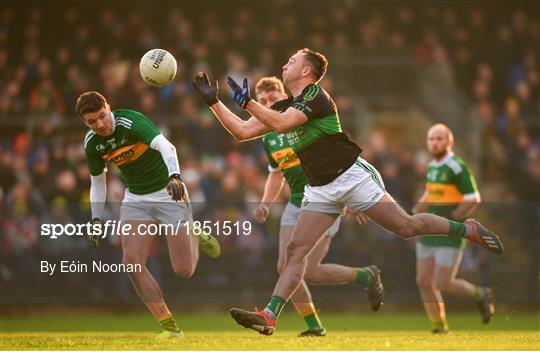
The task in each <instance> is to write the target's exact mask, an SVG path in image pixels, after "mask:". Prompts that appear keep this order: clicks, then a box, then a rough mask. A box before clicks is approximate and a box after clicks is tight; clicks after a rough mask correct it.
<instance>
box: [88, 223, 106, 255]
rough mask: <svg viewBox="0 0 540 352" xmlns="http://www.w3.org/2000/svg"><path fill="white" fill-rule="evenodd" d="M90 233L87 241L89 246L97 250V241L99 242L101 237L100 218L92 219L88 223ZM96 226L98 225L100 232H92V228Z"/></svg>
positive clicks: (101, 226)
mask: <svg viewBox="0 0 540 352" xmlns="http://www.w3.org/2000/svg"><path fill="white" fill-rule="evenodd" d="M90 224H91V226H90V231H88V240H89V241H90V244H91V245H92V246H93V247H96V248H98V247H99V241H100V240H101V235H102V231H103V224H102V223H101V219H100V218H93V219H92V221H90ZM96 225H99V228H100V229H101V231H94V228H95V226H96Z"/></svg>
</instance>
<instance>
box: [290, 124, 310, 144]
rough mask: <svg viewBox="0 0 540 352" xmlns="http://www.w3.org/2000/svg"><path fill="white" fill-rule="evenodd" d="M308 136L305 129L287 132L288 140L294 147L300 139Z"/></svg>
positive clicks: (299, 128) (300, 128)
mask: <svg viewBox="0 0 540 352" xmlns="http://www.w3.org/2000/svg"><path fill="white" fill-rule="evenodd" d="M305 135H306V130H305V129H304V128H303V127H298V128H295V129H294V130H292V131H290V132H287V140H288V142H289V144H290V145H294V144H296V143H298V142H299V141H300V138H302V137H303V136H305Z"/></svg>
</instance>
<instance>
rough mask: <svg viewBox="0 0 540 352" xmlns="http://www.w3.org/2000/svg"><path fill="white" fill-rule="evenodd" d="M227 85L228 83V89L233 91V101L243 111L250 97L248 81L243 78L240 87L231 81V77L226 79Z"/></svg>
mask: <svg viewBox="0 0 540 352" xmlns="http://www.w3.org/2000/svg"><path fill="white" fill-rule="evenodd" d="M227 83H229V87H231V89H232V91H233V99H234V101H235V102H236V103H237V104H238V105H240V107H241V108H242V109H245V108H246V106H247V104H248V103H249V101H250V100H251V97H250V96H249V87H248V80H247V78H244V82H243V83H242V87H240V86H239V85H238V83H236V82H235V81H234V79H232V78H231V77H227Z"/></svg>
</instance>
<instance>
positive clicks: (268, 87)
mask: <svg viewBox="0 0 540 352" xmlns="http://www.w3.org/2000/svg"><path fill="white" fill-rule="evenodd" d="M276 90H277V91H278V92H281V93H285V88H284V87H283V83H282V82H281V81H280V80H279V78H277V77H276V76H272V77H263V78H261V79H260V80H259V82H257V85H256V86H255V94H256V95H259V94H260V93H261V92H272V91H276Z"/></svg>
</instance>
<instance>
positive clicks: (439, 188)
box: [413, 124, 495, 333]
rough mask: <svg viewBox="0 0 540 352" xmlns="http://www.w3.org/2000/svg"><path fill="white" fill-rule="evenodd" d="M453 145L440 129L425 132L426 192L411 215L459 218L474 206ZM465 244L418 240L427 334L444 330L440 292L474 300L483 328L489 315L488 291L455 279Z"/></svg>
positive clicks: (474, 193) (468, 176)
mask: <svg viewBox="0 0 540 352" xmlns="http://www.w3.org/2000/svg"><path fill="white" fill-rule="evenodd" d="M453 145H454V135H453V134H452V131H451V130H450V129H449V128H448V127H447V126H446V125H443V124H437V125H434V126H432V127H431V128H430V129H429V131H428V133H427V148H428V150H429V152H430V153H431V155H432V156H433V160H432V161H431V162H430V163H429V166H428V171H427V179H426V191H425V193H424V194H423V195H422V197H421V198H420V200H419V201H418V203H417V204H416V205H415V207H414V208H413V213H415V214H416V213H425V212H430V213H432V214H437V215H440V216H443V217H445V218H447V219H454V220H461V219H465V218H467V217H468V216H470V215H471V214H472V213H473V212H474V210H475V209H476V207H477V206H478V204H480V193H479V192H478V188H477V186H476V182H475V180H474V176H473V175H472V173H471V172H470V171H469V169H468V168H467V166H466V165H465V163H464V162H463V160H461V159H460V158H458V157H457V156H456V155H454V153H453V152H452V146H453ZM488 242H489V241H488ZM465 246H466V240H465V239H464V238H461V237H447V236H422V237H420V239H419V240H418V242H417V243H416V283H417V285H418V288H419V290H420V296H421V297H422V302H423V303H424V308H425V309H426V313H427V315H428V317H429V318H430V319H431V321H432V323H433V333H447V332H448V323H447V321H446V312H445V307H444V301H443V298H442V295H441V291H444V292H449V293H452V294H456V295H460V296H465V297H470V298H472V299H474V300H475V301H476V302H477V304H478V307H479V308H480V312H481V313H482V321H483V322H484V324H487V323H489V320H490V318H491V316H492V315H493V313H494V312H495V306H494V303H493V297H492V294H491V290H490V289H488V288H483V287H479V286H475V285H473V284H471V283H470V282H468V281H466V280H463V279H458V278H456V274H457V272H458V269H459V265H460V263H461V259H462V257H463V250H464V248H465Z"/></svg>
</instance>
